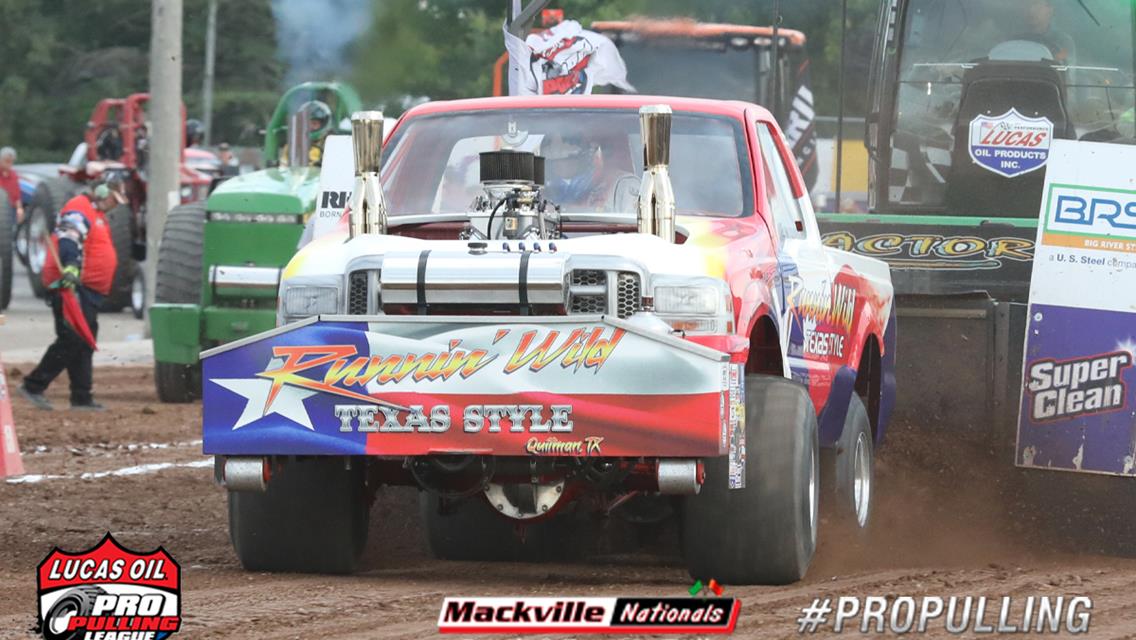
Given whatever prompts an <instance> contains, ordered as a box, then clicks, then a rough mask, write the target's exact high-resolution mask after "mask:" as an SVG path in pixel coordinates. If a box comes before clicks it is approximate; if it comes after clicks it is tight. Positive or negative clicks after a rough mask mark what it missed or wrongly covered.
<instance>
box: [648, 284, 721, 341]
mask: <svg viewBox="0 0 1136 640" xmlns="http://www.w3.org/2000/svg"><path fill="white" fill-rule="evenodd" d="M653 282H654V283H655V288H654V299H655V313H656V314H657V315H658V316H659V317H660V318H662V319H663V320H664V321H665V322H666V323H667V324H669V325H670V326H671V328H672V329H673V330H675V331H682V332H684V333H695V334H721V333H733V331H734V305H733V298H732V297H731V295H730V289H729V287H727V286H726V283H725V282H723V281H721V280H718V279H715V278H668V277H665V276H663V277H657V278H655V279H654V280H653Z"/></svg>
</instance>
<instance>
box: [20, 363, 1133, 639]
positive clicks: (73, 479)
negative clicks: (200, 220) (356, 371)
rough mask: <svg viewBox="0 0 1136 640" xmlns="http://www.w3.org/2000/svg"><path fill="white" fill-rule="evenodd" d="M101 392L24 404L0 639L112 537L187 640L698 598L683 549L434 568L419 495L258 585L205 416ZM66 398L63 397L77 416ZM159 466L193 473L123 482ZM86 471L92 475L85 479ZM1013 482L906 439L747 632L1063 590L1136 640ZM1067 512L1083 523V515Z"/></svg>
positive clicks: (1126, 572)
mask: <svg viewBox="0 0 1136 640" xmlns="http://www.w3.org/2000/svg"><path fill="white" fill-rule="evenodd" d="M11 369H12V368H10V370H11ZM19 369H24V370H25V371H26V370H27V367H15V370H14V371H12V374H13V375H12V377H11V378H12V379H11V382H12V383H13V385H14V384H16V383H18V379H19ZM57 386H59V385H57ZM64 386H65V384H64ZM96 393H97V394H98V397H99V399H100V400H101V401H103V402H104V403H106V404H108V405H109V406H110V407H111V411H109V412H107V413H105V414H100V415H96V416H87V415H82V416H77V415H75V414H72V413H69V412H67V411H57V412H53V413H44V412H36V411H34V410H32V409H30V408H29V407H28V406H27V405H26V403H24V402H22V401H21V400H19V399H17V400H16V401H15V404H16V407H15V413H16V424H17V426H18V433H19V438H20V444H21V448H22V450H23V451H24V452H25V454H24V463H25V466H26V467H27V471H28V473H29V474H41V475H44V476H46V477H45V478H42V479H40V481H38V482H24V483H20V484H13V483H2V482H0V637H2V638H7V637H30V636H31V634H30V632H29V631H28V630H29V629H30V628H31V627H32V625H33V624H34V611H35V566H36V564H37V563H38V562H39V561H40V560H41V559H42V558H43V556H44V555H46V554H47V553H48V552H49V551H50V550H51V549H52V547H54V546H55V545H59V546H60V547H62V548H64V549H69V550H77V549H81V548H86V547H88V546H90V545H91V544H93V543H95V542H97V540H98V539H99V538H100V537H101V536H102V534H103V533H104V532H105V531H107V530H110V531H112V532H113V533H114V534H115V535H116V536H117V537H118V538H119V539H120V540H121V541H122V542H123V543H124V544H126V545H127V546H130V547H133V548H137V549H150V548H153V547H156V546H158V545H163V546H165V547H166V549H168V550H169V551H170V553H171V554H173V556H174V557H175V558H176V559H177V560H178V561H179V562H180V563H181V566H182V569H183V572H184V573H183V576H184V595H183V597H184V603H183V609H182V610H183V614H184V616H185V624H184V626H183V630H182V632H181V636H180V637H186V638H201V637H264V638H277V637H282V638H289V637H294V638H313V637H360V638H362V637H405V638H415V637H421V636H426V635H434V634H435V632H436V629H435V621H436V619H437V615H438V608H439V605H440V603H441V599H442V598H443V597H444V596H446V595H518V594H540V595H556V594H559V595H632V594H659V595H683V594H684V592H685V590H686V588H687V587H688V586H689V584H690V581H689V579H688V577H687V575H686V572H685V570H684V569H683V568H682V565H681V562H680V560H679V558H678V557H677V555H676V551H674V550H672V551H671V552H670V553H669V554H666V553H664V554H663V555H662V556H661V557H660V556H658V555H647V554H638V553H636V554H628V555H621V556H617V557H600V558H591V559H589V560H588V561H587V562H583V563H576V564H544V565H515V564H498V565H482V564H463V563H442V562H437V561H434V560H431V559H429V558H428V556H427V554H426V552H425V549H424V546H423V542H422V535H421V532H420V529H419V524H418V515H417V509H416V507H415V505H416V497H415V493H414V492H413V491H412V490H406V489H396V490H386V491H383V492H381V494H380V497H379V499H378V502H377V503H376V505H375V508H374V509H373V511H372V522H371V537H370V542H369V545H368V549H367V552H366V566H367V569H366V570H365V571H364V572H363V573H361V574H360V575H357V576H354V577H350V578H342V577H322V576H292V575H267V574H248V573H245V572H243V571H241V569H240V568H239V567H238V566H237V562H236V559H235V558H234V556H233V554H232V552H231V549H230V547H229V542H228V533H227V524H226V506H225V496H224V493H223V492H222V491H221V490H220V489H217V488H216V487H215V486H214V485H213V484H212V468H211V466H204V465H205V464H206V460H205V458H203V457H202V456H201V455H200V445H199V443H198V442H196V440H197V439H198V438H199V437H200V433H199V425H198V416H199V413H198V407H197V406H192V405H191V406H169V405H161V404H159V403H158V402H157V400H156V398H155V396H154V392H153V386H152V383H151V379H150V372H149V370H148V369H138V368H134V369H131V368H119V369H106V370H102V371H100V372H98V378H97V388H96ZM64 394H65V391H63V390H62V389H59V388H56V389H53V390H52V394H51V395H52V396H53V397H54V398H55V399H56V400H57V403H58V404H60V405H65V395H64ZM131 444H133V445H134V446H129V445H131ZM944 451H945V452H944ZM161 463H174V464H175V465H178V464H182V465H184V464H190V463H197V466H192V467H186V466H170V467H168V468H164V469H161V470H158V471H156V472H153V473H145V474H138V475H121V474H122V473H124V472H122V471H121V470H122V469H124V468H128V467H136V466H138V465H157V464H161ZM147 468H148V467H144V466H143V467H142V469H143V470H145V469H147ZM115 470H119V472H118V473H119V475H115V474H113V473H110V474H108V473H105V472H113V471H115ZM137 470H138V469H134V471H137ZM83 473H88V474H90V475H93V476H94V477H91V478H89V479H79V478H77V476H79V475H80V474H83ZM1011 478H1012V474H1010V473H1008V472H1007V471H1006V470H1005V469H1004V465H1000V464H997V463H996V461H995V460H994V456H993V454H992V452H991V451H989V449H988V448H984V447H982V446H965V445H958V446H954V447H953V448H952V447H948V448H942V447H940V446H939V445H938V444H936V442H935V441H934V440H928V439H927V438H926V437H925V436H920V435H919V434H917V433H916V432H913V431H911V430H909V429H905V428H903V427H898V428H896V429H895V431H894V432H893V433H892V434H891V436H890V437H889V441H888V442H887V443H886V446H885V447H884V449H883V451H882V452H881V455H880V459H879V466H878V474H877V489H878V490H879V493H878V498H879V499H878V501H877V504H876V506H877V512H876V515H875V519H876V525H877V526H876V528H875V530H874V531H873V537H872V540H871V542H870V543H866V544H859V543H849V542H848V541H847V539H846V537H843V536H841V535H839V534H838V533H837V532H834V531H832V530H831V529H832V527H828V528H827V529H826V528H825V527H824V523H823V522H822V535H821V546H820V549H819V551H818V554H817V558H816V560H815V562H814V564H813V567H812V569H811V570H810V573H809V576H808V578H807V579H806V580H805V581H804V582H802V583H800V584H797V585H793V586H791V587H782V588H770V587H746V588H732V587H731V588H728V590H727V594H728V595H734V596H738V597H740V598H741V600H742V614H741V619H740V622H739V626H738V634H739V635H741V636H749V637H763V638H767V637H795V636H797V632H796V623H795V621H796V618H797V616H798V615H799V610H800V608H801V607H802V606H805V605H807V604H809V603H810V602H812V599H813V598H814V597H818V596H819V597H824V596H840V595H883V596H887V595H892V596H897V595H910V596H916V597H918V596H922V595H942V596H946V595H954V594H959V595H988V596H997V597H1000V596H1004V595H1012V596H1026V595H1045V594H1053V595H1090V596H1093V597H1094V600H1095V603H1094V607H1093V619H1092V628H1091V633H1090V637H1094V638H1096V637H1100V638H1121V637H1127V638H1134V637H1136V607H1134V606H1133V604H1136V561H1134V560H1127V559H1119V558H1116V557H1105V556H1088V555H1086V556H1077V555H1071V554H1070V553H1069V552H1068V551H1067V550H1066V551H1055V550H1054V549H1055V548H1065V549H1068V548H1070V547H1071V546H1072V545H1071V544H1066V543H1068V542H1069V541H1067V540H1064V539H1061V538H1060V537H1059V534H1057V533H1053V530H1052V527H1050V526H1049V524H1048V523H1047V522H1046V521H1043V519H1041V518H1040V517H1039V516H1038V514H1039V513H1040V511H1041V510H1039V509H1037V508H1035V507H1032V506H1030V505H1028V504H1026V505H1023V504H1022V503H1021V500H1019V498H1018V497H1017V496H1018V494H1019V490H1018V486H1017V485H1016V484H1015V483H1014V482H1013V480H1012V479H1011ZM1127 497H1130V494H1128V496H1127ZM1129 504H1136V502H1130V503H1129ZM1061 508H1062V509H1063V510H1064V512H1065V513H1070V514H1074V516H1073V517H1076V513H1077V511H1076V507H1075V505H1072V504H1069V505H1061ZM1125 512H1126V513H1131V510H1125ZM1128 525H1129V526H1128V527H1127V530H1126V533H1127V535H1129V536H1132V535H1133V531H1134V530H1136V527H1132V526H1131V525H1132V521H1131V520H1128ZM1108 526H1109V525H1107V524H1106V525H1086V526H1085V527H1083V528H1081V530H1088V529H1089V528H1094V527H1095V529H1096V531H1095V532H1096V533H1100V529H1102V527H1103V528H1108ZM1073 528H1074V529H1077V528H1078V527H1073ZM1105 533H1108V532H1105ZM1106 537H1107V536H1106ZM665 539H666V538H665V536H664V540H665ZM664 548H666V547H665V545H664ZM671 548H672V549H673V547H671ZM940 633H941V632H940Z"/></svg>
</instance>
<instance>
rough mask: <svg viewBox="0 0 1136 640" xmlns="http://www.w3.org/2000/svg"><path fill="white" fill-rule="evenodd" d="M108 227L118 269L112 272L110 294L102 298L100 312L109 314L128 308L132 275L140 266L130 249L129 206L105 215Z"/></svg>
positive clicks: (130, 214) (112, 210)
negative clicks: (112, 280)
mask: <svg viewBox="0 0 1136 640" xmlns="http://www.w3.org/2000/svg"><path fill="white" fill-rule="evenodd" d="M106 219H107V224H108V225H110V237H111V242H113V243H114V252H115V253H116V254H117V255H118V267H116V268H115V270H114V282H112V283H111V287H110V293H109V294H107V296H106V297H105V298H103V304H102V310H103V311H107V312H110V313H113V312H116V311H122V310H123V309H125V308H127V307H130V306H131V305H130V296H131V292H132V290H133V286H134V275H135V272H136V271H137V270H138V269H141V268H142V265H140V264H138V263H137V262H135V261H134V256H133V255H131V248H132V246H133V245H134V212H133V211H132V210H131V209H130V205H125V204H122V205H119V206H117V207H115V208H113V209H111V210H110V211H109V212H108V213H107V214H106Z"/></svg>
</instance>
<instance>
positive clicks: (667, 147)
mask: <svg viewBox="0 0 1136 640" xmlns="http://www.w3.org/2000/svg"><path fill="white" fill-rule="evenodd" d="M639 133H640V134H641V135H642V138H643V181H642V182H641V183H640V184H639V208H638V214H639V233H649V234H652V235H656V236H659V237H660V238H662V239H663V240H666V241H667V242H672V243H673V242H674V241H675V197H674V187H672V186H671V174H670V172H669V171H668V170H667V165H668V164H670V160H671V108H670V106H668V105H665V104H653V105H645V106H643V107H640V108H639Z"/></svg>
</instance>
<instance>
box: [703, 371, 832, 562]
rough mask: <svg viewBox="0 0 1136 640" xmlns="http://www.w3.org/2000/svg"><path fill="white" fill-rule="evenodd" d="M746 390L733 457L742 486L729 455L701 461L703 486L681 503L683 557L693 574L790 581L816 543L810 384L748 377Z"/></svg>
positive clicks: (814, 443)
mask: <svg viewBox="0 0 1136 640" xmlns="http://www.w3.org/2000/svg"><path fill="white" fill-rule="evenodd" d="M745 394H746V395H745V400H746V401H745V442H744V448H743V447H738V450H739V451H740V452H741V455H740V456H738V457H737V458H735V465H736V466H737V465H738V463H740V464H744V468H741V469H739V475H738V477H737V478H736V480H744V486H742V487H738V488H734V489H731V488H730V477H729V476H730V462H729V457H728V456H725V457H717V458H709V459H707V460H706V479H705V483H704V484H703V485H702V491H701V493H699V494H698V495H695V496H689V497H687V498H685V499H684V501H683V505H682V506H683V509H682V546H683V556H684V557H685V559H686V564H687V568H688V569H689V571H690V575H691V576H693V577H694V578H696V579H701V580H709V579H716V580H717V581H719V582H725V583H732V584H769V585H779V584H788V583H791V582H796V581H798V580H800V579H801V578H803V577H804V575H805V572H806V571H807V570H808V567H809V563H810V562H811V561H812V557H813V552H814V551H815V550H816V539H817V502H818V498H819V486H818V482H817V481H818V475H819V474H818V469H819V463H818V441H817V420H816V413H815V411H814V409H813V404H812V401H811V400H810V399H809V394H808V391H807V390H806V389H805V388H804V387H803V386H801V385H799V384H797V383H794V382H791V381H789V380H786V379H784V378H778V377H773V376H760V375H751V376H747V377H746V381H745ZM737 484H741V483H740V482H738V483H737Z"/></svg>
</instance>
